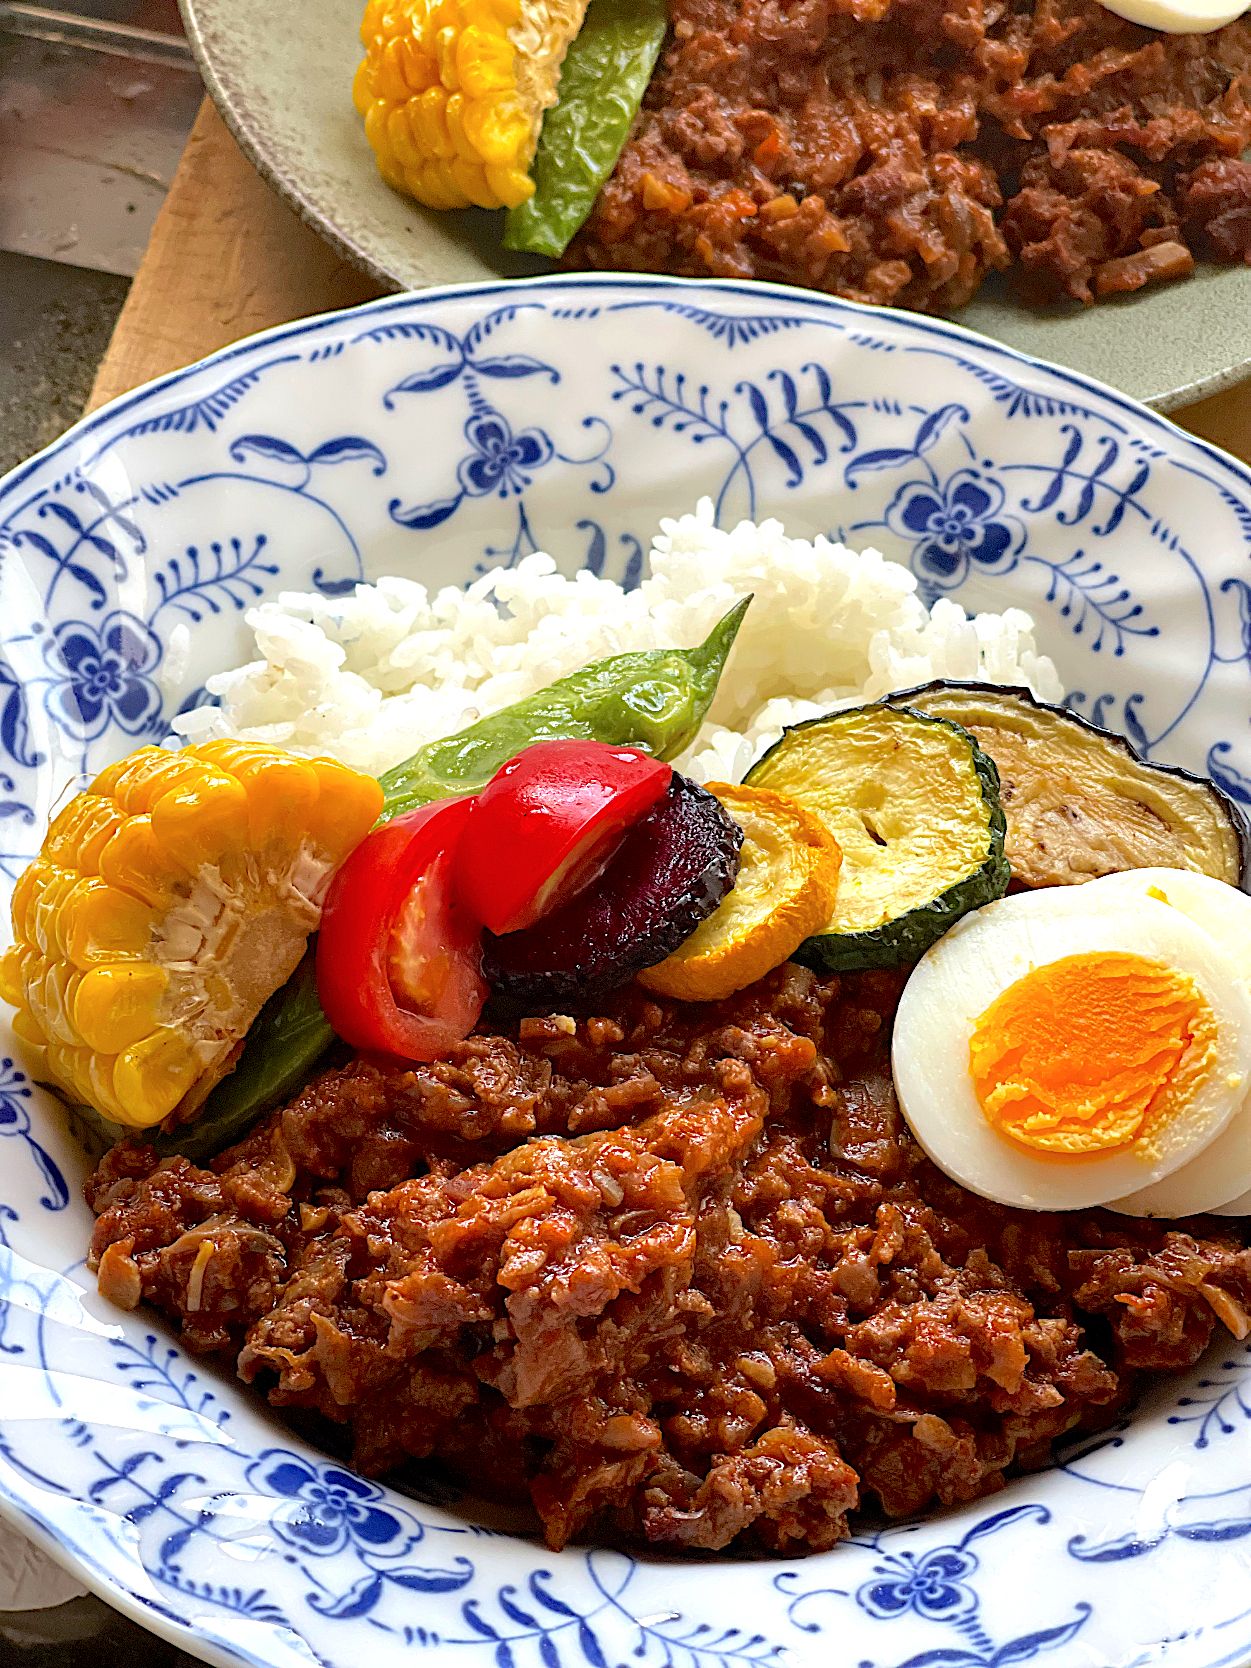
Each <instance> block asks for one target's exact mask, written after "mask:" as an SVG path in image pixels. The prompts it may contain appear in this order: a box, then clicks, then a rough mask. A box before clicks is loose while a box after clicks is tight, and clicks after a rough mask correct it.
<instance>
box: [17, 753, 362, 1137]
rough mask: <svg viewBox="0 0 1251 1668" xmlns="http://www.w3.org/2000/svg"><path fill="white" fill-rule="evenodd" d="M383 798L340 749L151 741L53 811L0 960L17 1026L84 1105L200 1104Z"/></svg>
mask: <svg viewBox="0 0 1251 1668" xmlns="http://www.w3.org/2000/svg"><path fill="white" fill-rule="evenodd" d="M381 809H382V789H381V787H380V786H379V784H378V783H377V782H375V781H374V780H373V778H372V777H369V776H361V775H359V774H358V773H357V772H356V771H354V770H348V769H347V768H346V767H345V766H343V765H340V764H337V763H335V761H334V760H332V759H298V758H295V757H294V756H293V755H292V754H289V753H283V752H281V751H280V750H279V749H278V748H276V747H266V746H261V745H256V744H250V743H243V742H233V741H210V742H205V743H203V744H201V745H199V746H195V747H186V748H183V749H182V751H181V752H177V753H172V752H168V751H165V750H163V749H161V748H158V747H143V748H140V750H139V751H138V752H137V753H132V754H131V755H130V756H129V757H128V758H125V759H122V760H121V761H120V762H119V763H117V764H115V765H111V766H110V767H109V769H107V770H106V771H104V772H103V773H102V774H101V775H100V776H98V777H97V778H96V780H95V781H94V782H93V783H92V784H91V786H90V788H88V789H87V791H86V792H85V793H81V794H79V795H78V796H77V798H75V799H72V800H71V801H70V803H69V804H68V805H67V806H66V807H65V809H64V810H63V811H62V812H61V813H60V815H59V816H58V817H57V818H56V819H55V821H54V822H53V823H52V826H51V827H50V828H49V830H48V834H47V837H46V839H45V840H44V843H43V849H42V851H41V853H40V855H39V856H38V857H37V858H36V859H35V861H34V862H33V863H32V864H31V865H30V866H29V867H28V868H27V869H26V870H25V872H24V873H23V874H22V875H21V877H20V878H19V880H18V883H17V886H16V888H15V889H14V893H13V934H14V940H15V942H14V943H13V945H12V946H11V947H10V948H9V949H8V950H7V951H6V952H5V954H4V956H3V957H2V958H0V997H3V998H4V1000H6V1001H8V1002H11V1003H12V1004H13V1005H14V1006H15V1007H16V1008H17V1010H18V1011H17V1015H16V1017H15V1019H14V1022H13V1025H14V1029H15V1030H16V1031H17V1033H18V1035H19V1036H21V1037H22V1038H23V1039H24V1040H25V1041H27V1042H29V1043H31V1044H33V1045H34V1046H36V1047H42V1048H43V1049H44V1050H45V1058H46V1063H47V1070H48V1073H49V1075H50V1076H51V1077H52V1078H53V1079H54V1080H55V1081H56V1082H57V1083H58V1084H59V1085H60V1086H61V1087H62V1088H63V1089H64V1090H65V1091H66V1093H67V1094H69V1095H71V1096H72V1097H73V1098H74V1099H76V1100H81V1101H86V1102H88V1103H89V1104H90V1105H91V1106H94V1107H95V1108H96V1110H97V1111H98V1112H101V1113H103V1114H104V1116H105V1117H106V1118H110V1119H112V1120H113V1121H114V1122H116V1123H122V1124H128V1125H131V1126H134V1127H138V1128H144V1127H148V1126H150V1125H153V1124H158V1123H161V1122H162V1121H163V1120H164V1119H165V1118H167V1117H169V1116H170V1115H171V1114H173V1115H174V1116H175V1117H176V1118H178V1119H184V1118H186V1117H189V1116H190V1115H192V1114H193V1113H194V1111H195V1110H196V1108H197V1107H198V1106H199V1105H200V1104H201V1102H202V1101H203V1100H204V1098H205V1096H206V1095H207V1094H208V1092H209V1090H210V1089H212V1087H213V1085H214V1084H215V1083H217V1082H219V1081H220V1079H221V1078H222V1077H223V1076H225V1074H226V1073H227V1072H228V1071H229V1070H230V1069H231V1067H232V1066H233V1064H234V1062H235V1060H236V1058H237V1057H238V1054H239V1052H240V1050H241V1048H242V1044H243V1038H244V1036H245V1035H246V1033H247V1030H248V1027H249V1026H250V1025H251V1023H252V1021H253V1020H254V1019H255V1018H256V1015H257V1013H258V1012H259V1011H260V1009H261V1006H262V1004H263V1003H264V1002H265V1000H266V999H267V998H268V997H269V996H271V995H272V994H273V992H274V991H275V990H277V989H278V987H279V986H280V985H282V984H284V983H285V982H286V980H287V979H288V978H289V977H290V975H291V973H292V972H293V971H294V969H295V967H296V965H297V964H298V962H299V960H300V958H301V956H302V955H303V954H304V949H305V945H306V941H307V939H308V935H309V933H310V932H312V931H313V930H314V928H315V927H316V926H317V923H318V921H319V920H320V918H321V904H322V899H323V897H324V895H325V890H326V886H327V884H328V882H329V879H330V875H331V873H332V871H333V870H334V869H335V868H336V867H337V865H338V864H339V863H340V862H341V861H342V859H343V858H344V857H345V856H346V855H347V853H348V852H349V851H350V850H351V849H352V847H353V846H355V845H356V844H357V842H358V841H359V840H361V839H362V838H363V836H364V835H365V834H366V833H367V832H368V830H369V829H370V827H371V826H372V825H373V823H374V822H375V821H376V819H377V816H378V813H379V811H380V810H381Z"/></svg>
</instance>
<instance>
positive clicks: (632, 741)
mask: <svg viewBox="0 0 1251 1668" xmlns="http://www.w3.org/2000/svg"><path fill="white" fill-rule="evenodd" d="M750 602H751V598H750V597H744V598H743V600H742V601H741V602H736V603H735V605H734V607H733V608H731V609H730V611H729V613H728V614H727V615H726V616H725V618H724V619H722V620H719V621H718V622H717V624H716V625H715V626H714V627H713V628H712V630H711V631H710V632H709V633H708V636H707V637H706V638H705V640H704V641H703V642H702V643H701V644H700V645H699V647H698V648H695V649H653V650H651V651H649V652H647V653H644V654H618V655H612V656H611V657H610V658H609V659H607V660H597V661H594V662H592V664H591V665H590V666H584V667H583V668H582V670H581V671H580V672H572V673H570V675H569V676H568V677H567V678H561V679H560V681H559V682H558V683H553V684H549V685H548V686H547V688H546V689H540V690H539V691H538V692H537V693H536V694H534V695H529V696H527V697H526V699H525V700H524V701H517V702H515V703H514V705H513V706H511V707H505V708H504V709H503V711H501V712H495V713H492V714H491V716H490V717H489V718H482V719H480V720H479V721H478V723H476V724H471V725H470V726H469V728H468V729H467V730H461V731H459V732H458V733H457V734H456V735H454V736H446V737H445V738H444V739H443V740H442V741H432V742H430V743H429V745H428V746H426V747H423V748H421V750H420V751H419V752H417V753H414V754H413V756H412V758H411V759H406V760H405V761H404V763H403V764H398V765H396V766H395V768H394V769H393V770H389V771H388V772H387V773H386V775H385V776H384V777H383V778H382V787H383V791H384V793H385V794H386V802H385V805H384V808H383V813H382V814H383V816H384V817H394V816H398V815H399V813H400V812H401V811H411V810H412V809H413V808H414V806H417V805H425V804H428V803H429V801H430V800H432V799H445V798H447V796H448V795H449V794H458V793H476V792H477V791H478V789H479V788H482V787H485V785H486V784H487V783H488V782H489V781H490V780H491V778H492V776H494V775H495V772H496V771H497V770H498V769H499V768H500V766H501V765H502V764H506V763H507V762H508V760H509V759H512V758H515V757H516V756H517V754H518V753H520V752H521V751H522V749H523V748H525V747H529V746H531V745H532V744H533V743H534V742H536V741H553V740H555V739H556V738H557V737H565V736H572V737H576V738H578V739H581V740H584V741H605V742H608V743H609V744H610V745H611V746H613V747H617V746H626V747H639V748H641V749H642V750H643V751H644V752H645V753H650V754H652V756H653V757H654V758H657V759H673V758H676V757H677V755H678V754H679V753H680V752H681V751H682V749H683V748H684V747H686V746H688V745H689V743H690V742H692V741H693V740H694V739H695V732H696V731H697V730H698V729H699V726H700V725H701V724H702V723H703V721H704V714H705V713H706V712H707V711H708V708H709V707H710V706H711V705H712V698H713V696H714V695H715V694H716V693H717V684H718V682H719V681H720V678H721V669H722V667H723V666H724V665H725V662H726V657H727V655H728V654H729V652H730V649H731V648H732V647H733V644H734V639H735V637H736V636H737V634H738V628H739V626H740V625H742V623H743V615H744V614H745V613H746V612H747V606H748V604H749V603H750Z"/></svg>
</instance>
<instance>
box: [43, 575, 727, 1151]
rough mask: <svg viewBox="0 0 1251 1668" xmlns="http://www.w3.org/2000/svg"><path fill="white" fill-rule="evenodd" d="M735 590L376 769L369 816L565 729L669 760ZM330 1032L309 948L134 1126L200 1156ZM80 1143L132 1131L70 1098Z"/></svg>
mask: <svg viewBox="0 0 1251 1668" xmlns="http://www.w3.org/2000/svg"><path fill="white" fill-rule="evenodd" d="M750 602H751V598H750V597H744V598H743V600H742V601H741V602H738V603H736V604H735V605H734V607H733V608H731V609H730V611H729V613H728V614H726V615H725V617H724V618H723V619H721V620H719V621H718V622H717V624H716V625H715V626H714V627H713V628H712V630H711V631H710V632H709V634H708V636H707V637H706V638H705V640H704V641H703V642H702V643H701V644H700V645H699V646H698V648H694V649H654V650H652V651H650V652H648V653H640V654H619V655H613V656H612V657H611V658H610V659H608V660H597V661H594V662H593V663H592V664H591V665H590V666H584V667H583V668H582V670H581V671H580V672H573V673H571V674H570V675H569V677H567V678H561V680H560V681H559V683H553V684H549V685H548V686H547V688H546V689H540V690H538V691H537V693H535V694H534V695H530V696H528V697H527V698H526V699H525V700H524V701H518V702H516V703H515V704H514V705H513V706H511V707H504V708H503V709H502V710H501V711H499V712H495V713H492V714H491V715H490V716H489V717H487V718H481V719H479V720H478V722H477V723H476V724H471V725H470V726H469V728H468V729H466V730H461V731H460V732H459V733H458V734H456V735H454V736H446V737H445V738H444V739H443V740H442V741H432V742H430V743H429V744H428V745H427V746H425V747H423V748H421V749H420V750H419V751H418V752H416V753H414V754H413V756H412V758H411V759H406V760H405V761H404V763H403V764H398V765H396V766H395V768H394V769H393V770H389V771H388V772H387V773H386V775H385V776H384V777H383V778H382V786H383V788H384V790H385V792H386V799H385V800H384V802H383V810H382V817H381V819H380V820H381V821H383V822H386V821H388V820H389V819H390V818H391V817H395V816H399V815H400V814H401V813H402V812H404V811H412V810H415V809H416V808H417V807H418V806H420V805H428V804H429V803H430V802H431V801H432V800H435V799H449V798H451V797H452V796H453V795H456V794H465V793H475V792H477V790H478V789H479V788H482V787H485V786H486V784H487V783H488V782H489V781H490V780H491V778H492V776H494V775H495V772H496V771H497V770H498V769H499V768H500V766H501V765H503V764H507V762H508V760H509V759H511V758H514V757H515V756H516V755H517V754H518V753H520V752H521V750H522V749H523V748H525V747H529V746H530V745H531V743H532V742H536V741H560V740H564V739H567V738H573V739H577V740H584V741H605V742H608V743H610V744H611V745H613V746H626V745H629V746H632V747H641V748H644V749H645V750H646V751H647V752H649V753H651V754H653V755H654V756H655V757H656V758H658V759H672V758H675V757H676V756H677V754H679V753H681V752H682V751H683V749H684V748H686V747H688V746H689V745H690V743H691V742H692V741H693V740H694V739H695V735H696V733H697V732H698V730H699V727H700V725H701V724H702V723H703V721H704V716H705V714H706V713H707V711H708V708H709V707H710V706H711V705H712V698H713V696H714V695H715V694H716V692H717V684H718V683H719V682H720V680H721V672H722V669H723V668H724V666H725V662H726V658H727V656H728V655H729V653H730V649H731V648H732V646H733V644H734V639H735V637H736V636H737V635H738V628H739V626H740V625H741V624H742V623H743V616H744V614H745V613H746V612H747V608H748V604H749V603H750ZM333 1041H334V1032H333V1031H332V1030H331V1029H330V1026H329V1024H328V1023H327V1021H326V1018H325V1015H324V1014H323V1013H322V1011H321V1006H320V1004H319V1003H318V1000H317V975H316V970H315V967H314V957H313V951H312V948H311V947H310V949H309V951H308V953H307V954H306V955H305V957H304V960H303V961H302V962H301V963H300V965H299V967H297V968H296V970H295V972H294V973H293V974H292V975H291V977H290V979H289V980H288V981H287V983H286V984H285V985H283V987H282V989H281V990H278V991H275V992H274V994H273V995H272V996H271V997H270V999H269V1001H268V1002H267V1003H266V1004H265V1006H264V1007H263V1008H262V1009H261V1011H260V1013H259V1014H258V1016H257V1018H256V1021H255V1023H254V1024H253V1026H252V1029H251V1030H250V1031H249V1032H248V1036H247V1041H246V1042H245V1044H244V1047H243V1052H242V1054H241V1055H240V1056H239V1063H238V1065H237V1066H236V1067H235V1069H234V1071H233V1072H231V1074H230V1075H229V1077H225V1078H223V1079H222V1081H221V1082H220V1083H219V1084H218V1085H217V1087H216V1088H215V1089H214V1090H213V1091H212V1093H211V1094H210V1095H209V1096H208V1098H207V1100H206V1101H205V1102H204V1107H203V1110H202V1111H201V1112H200V1113H199V1114H198V1115H197V1116H196V1118H195V1119H194V1120H193V1121H192V1122H191V1123H188V1124H184V1125H182V1126H181V1127H180V1128H179V1129H176V1130H173V1131H171V1132H170V1133H168V1134H164V1133H159V1132H157V1131H153V1132H152V1133H151V1135H150V1136H149V1135H143V1134H141V1136H140V1139H142V1140H144V1141H146V1142H149V1143H150V1144H151V1145H152V1146H154V1147H155V1148H156V1150H157V1151H158V1153H160V1154H161V1156H162V1157H166V1156H168V1155H170V1154H172V1153H183V1154H185V1156H186V1157H188V1158H190V1159H192V1160H194V1161H197V1162H202V1161H203V1160H205V1159H208V1158H211V1157H212V1156H213V1154H214V1153H218V1152H220V1151H221V1150H222V1149H223V1148H224V1147H229V1146H232V1145H233V1144H234V1142H236V1141H239V1140H241V1139H242V1137H243V1136H244V1135H246V1133H247V1131H248V1130H249V1129H250V1128H251V1126H252V1125H253V1124H254V1123H255V1122H256V1121H257V1119H258V1118H260V1117H261V1116H262V1114H263V1113H265V1112H268V1111H270V1110H271V1109H272V1108H273V1107H275V1106H278V1105H280V1104H281V1103H282V1102H283V1101H284V1100H287V1099H289V1098H290V1096H291V1095H292V1094H293V1093H294V1092H295V1090H296V1089H298V1088H299V1086H300V1084H301V1083H303V1082H304V1080H305V1079H306V1078H307V1077H308V1074H309V1073H310V1072H311V1071H312V1069H313V1067H314V1066H315V1065H316V1064H317V1062H318V1060H319V1059H320V1058H321V1057H322V1055H323V1054H324V1053H325V1052H326V1050H327V1048H329V1046H330V1044H331V1043H332V1042H333ZM71 1113H72V1114H73V1115H74V1116H76V1118H77V1119H78V1120H79V1123H80V1129H79V1132H78V1133H79V1135H80V1137H81V1138H82V1139H83V1142H84V1145H86V1146H88V1147H90V1148H92V1149H93V1150H96V1151H103V1150H104V1149H105V1148H106V1147H110V1146H113V1145H115V1144H116V1143H117V1142H118V1141H120V1140H122V1139H133V1138H134V1135H135V1132H134V1131H133V1130H123V1129H122V1128H121V1126H120V1125H118V1124H114V1123H111V1122H109V1120H108V1119H106V1118H102V1117H101V1116H100V1114H99V1113H98V1112H96V1111H94V1110H93V1109H92V1108H90V1107H87V1106H78V1105H74V1106H72V1107H71Z"/></svg>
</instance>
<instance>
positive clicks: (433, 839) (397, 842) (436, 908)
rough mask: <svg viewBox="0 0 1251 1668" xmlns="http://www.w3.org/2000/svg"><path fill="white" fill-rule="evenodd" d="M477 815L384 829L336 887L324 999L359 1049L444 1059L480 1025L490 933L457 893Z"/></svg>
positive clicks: (412, 815)
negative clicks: (463, 850)
mask: <svg viewBox="0 0 1251 1668" xmlns="http://www.w3.org/2000/svg"><path fill="white" fill-rule="evenodd" d="M471 807H472V801H471V800H468V799H452V800H446V801H444V802H443V803H441V804H437V805H426V806H423V807H422V808H421V809H420V810H417V811H410V812H409V813H408V814H407V816H403V817H396V818H394V819H393V821H391V822H389V823H386V824H384V825H383V827H381V828H375V829H374V831H373V833H372V834H370V835H368V836H367V837H366V838H365V839H364V840H362V841H361V843H360V845H358V846H357V848H356V850H355V851H354V852H352V854H351V855H350V856H349V857H348V859H347V861H346V862H345V863H344V864H343V865H342V867H341V868H340V869H339V870H338V871H337V872H336V874H335V877H334V879H333V880H332V881H331V883H330V890H329V891H328V892H327V894H326V907H325V910H324V911H323V913H322V926H321V932H320V934H319V935H318V939H317V993H318V995H319V996H320V998H321V1005H322V1008H323V1009H324V1011H325V1015H326V1018H327V1019H328V1020H329V1021H330V1024H331V1025H332V1026H333V1027H334V1029H335V1030H336V1031H337V1032H338V1034H339V1036H341V1037H342V1038H343V1039H344V1041H345V1042H350V1043H351V1044H352V1046H353V1047H354V1048H363V1049H368V1050H369V1051H370V1052H371V1053H377V1054H390V1055H393V1056H395V1058H396V1059H399V1060H437V1059H438V1057H439V1055H440V1054H444V1053H446V1052H447V1050H448V1049H449V1048H450V1047H451V1046H452V1044H453V1043H456V1042H459V1041H460V1040H461V1038H462V1037H467V1036H468V1035H469V1033H470V1031H472V1030H473V1028H474V1026H475V1025H476V1024H477V1023H478V1015H479V1014H480V1013H481V1012H482V1005H483V1003H484V1002H485V1001H486V997H487V987H486V985H485V983H484V982H483V979H482V974H481V971H480V969H481V961H482V952H481V940H480V932H481V925H480V923H479V922H478V921H477V920H476V919H475V918H474V917H473V916H472V915H471V914H470V913H469V911H468V910H466V909H465V907H464V905H463V904H461V903H460V902H459V900H458V899H457V897H456V893H455V889H454V887H453V885H452V864H453V861H454V858H455V851H456V843H457V841H458V840H459V839H460V836H461V834H462V833H463V832H464V828H465V822H466V819H467V818H468V816H469V812H470V809H471Z"/></svg>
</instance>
